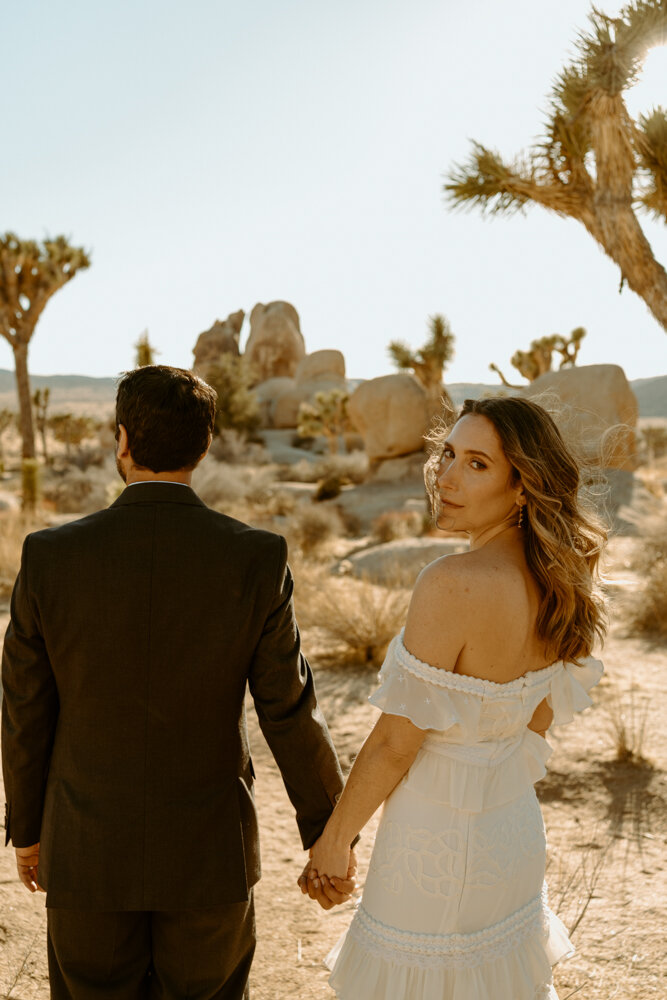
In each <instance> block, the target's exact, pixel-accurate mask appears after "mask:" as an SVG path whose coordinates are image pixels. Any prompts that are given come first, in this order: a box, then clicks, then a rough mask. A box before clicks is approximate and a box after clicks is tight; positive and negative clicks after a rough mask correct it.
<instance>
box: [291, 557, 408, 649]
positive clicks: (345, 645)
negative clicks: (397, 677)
mask: <svg viewBox="0 0 667 1000" xmlns="http://www.w3.org/2000/svg"><path fill="white" fill-rule="evenodd" d="M297 593H298V595H299V602H298V604H297V612H298V614H299V620H300V621H301V622H302V623H303V625H304V626H307V627H308V626H310V627H316V628H318V629H319V630H320V631H321V632H323V633H324V634H325V636H326V637H327V638H328V640H329V641H330V642H331V643H332V644H333V648H332V649H331V652H330V654H328V655H327V657H326V659H328V660H331V661H332V662H337V663H358V664H366V665H368V666H373V667H378V666H380V664H381V663H382V661H383V659H384V657H385V654H386V652H387V646H388V645H389V643H390V641H391V639H392V638H393V637H394V636H395V635H396V634H397V633H398V632H399V631H400V629H401V627H402V626H403V625H404V624H405V616H406V614H407V610H408V605H409V603H410V591H409V590H403V589H399V588H395V587H392V588H387V587H381V586H378V585H376V584H372V583H370V582H369V581H367V580H355V579H353V578H352V577H349V576H346V577H338V578H337V577H332V576H326V577H325V574H324V573H322V574H321V575H320V576H319V577H318V578H315V579H313V578H311V579H310V580H307V579H306V580H304V578H303V576H302V575H300V576H299V577H298V578H297Z"/></svg>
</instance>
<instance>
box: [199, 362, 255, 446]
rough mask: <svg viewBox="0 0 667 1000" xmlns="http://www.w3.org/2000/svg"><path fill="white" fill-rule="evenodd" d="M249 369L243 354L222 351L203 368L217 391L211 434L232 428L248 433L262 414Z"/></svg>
mask: <svg viewBox="0 0 667 1000" xmlns="http://www.w3.org/2000/svg"><path fill="white" fill-rule="evenodd" d="M252 378H253V373H252V371H251V370H250V369H249V367H248V365H247V364H246V363H245V362H244V360H243V358H239V357H236V356H235V355H233V354H223V355H221V357H220V360H219V361H218V363H217V364H215V365H212V366H210V367H209V368H207V369H206V381H207V382H208V383H209V384H210V385H212V386H213V388H214V389H215V390H216V392H217V394H218V403H217V408H216V412H215V430H214V433H215V434H220V432H221V431H222V430H225V429H229V428H232V429H233V430H236V431H238V432H239V433H241V434H245V435H246V436H247V435H248V434H252V433H253V432H254V431H256V430H257V428H258V427H259V425H260V423H261V420H262V417H261V413H260V408H259V400H258V399H257V394H256V393H255V392H253V391H252V389H251V384H252Z"/></svg>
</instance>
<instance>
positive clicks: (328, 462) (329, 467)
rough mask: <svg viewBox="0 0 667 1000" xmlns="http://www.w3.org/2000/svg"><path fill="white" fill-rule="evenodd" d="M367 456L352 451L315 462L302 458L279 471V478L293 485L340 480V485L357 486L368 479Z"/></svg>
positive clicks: (363, 452) (325, 457) (360, 452)
mask: <svg viewBox="0 0 667 1000" xmlns="http://www.w3.org/2000/svg"><path fill="white" fill-rule="evenodd" d="M368 468H369V465H368V455H367V454H366V452H365V451H353V452H350V453H349V454H346V455H323V456H322V457H321V458H320V459H318V460H317V461H316V462H313V461H312V459H307V458H303V459H301V461H300V462H295V464H294V465H289V466H286V467H285V468H284V469H283V470H281V473H280V475H281V478H282V479H289V480H290V481H291V482H294V483H318V482H321V481H322V480H325V479H334V478H335V479H340V480H341V482H342V483H354V484H355V485H358V484H359V483H363V482H365V481H366V479H367V478H368Z"/></svg>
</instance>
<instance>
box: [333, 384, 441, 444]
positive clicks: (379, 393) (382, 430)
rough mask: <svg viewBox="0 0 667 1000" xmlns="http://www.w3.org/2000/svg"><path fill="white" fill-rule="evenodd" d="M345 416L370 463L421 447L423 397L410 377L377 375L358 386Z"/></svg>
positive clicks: (425, 421)
mask: <svg viewBox="0 0 667 1000" xmlns="http://www.w3.org/2000/svg"><path fill="white" fill-rule="evenodd" d="M349 414H350V419H351V421H352V423H353V424H354V426H355V427H356V428H357V430H358V431H359V433H360V434H361V436H362V437H363V439H364V447H365V448H366V452H367V453H368V457H369V459H370V460H371V461H372V462H373V461H375V462H376V461H380V460H381V459H385V458H396V457H398V456H399V455H410V454H411V453H412V452H415V451H421V450H422V449H423V447H424V434H425V433H426V430H427V428H428V409H427V400H426V393H425V391H424V389H423V388H422V387H421V385H420V384H419V382H418V381H417V379H416V378H414V376H412V375H401V374H399V375H381V376H380V377H379V378H372V379H369V380H368V381H367V382H362V383H361V385H359V386H358V387H357V388H356V389H355V390H354V392H353V393H352V395H351V397H350V405H349Z"/></svg>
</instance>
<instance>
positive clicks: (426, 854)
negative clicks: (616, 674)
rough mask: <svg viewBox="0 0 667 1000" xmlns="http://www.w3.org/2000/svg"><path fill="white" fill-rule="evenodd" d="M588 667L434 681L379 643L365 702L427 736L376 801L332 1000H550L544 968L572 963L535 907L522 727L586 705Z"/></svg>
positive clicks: (536, 761)
mask: <svg viewBox="0 0 667 1000" xmlns="http://www.w3.org/2000/svg"><path fill="white" fill-rule="evenodd" d="M601 675H602V664H601V663H600V661H599V660H595V659H593V658H592V657H589V658H587V659H586V660H585V661H584V662H583V663H582V665H581V666H577V665H575V664H571V663H563V662H557V663H553V664H552V665H551V666H549V667H545V668H544V669H542V670H535V671H532V672H529V673H527V674H524V676H523V677H520V678H518V680H515V681H510V682H509V683H507V684H498V683H496V682H494V681H487V680H479V679H477V678H474V677H467V676H464V675H462V674H455V673H452V672H451V671H447V670H440V669H438V668H436V667H432V666H430V665H429V664H427V663H423V662H422V661H421V660H419V659H417V658H416V657H415V656H413V655H412V654H411V653H409V652H408V650H407V649H406V648H405V646H404V644H403V636H402V634H401V635H399V636H397V637H396V638H395V639H394V640H393V641H392V643H391V645H390V647H389V650H388V652H387V657H386V659H385V662H384V664H383V666H382V670H381V672H380V680H381V685H380V687H379V689H378V690H377V692H376V693H375V694H374V695H372V696H371V698H370V701H371V702H372V703H373V704H374V705H376V706H377V707H378V708H381V709H382V710H383V711H384V712H388V713H390V714H392V715H401V716H404V717H406V718H408V719H411V720H412V722H414V724H415V725H417V726H419V728H420V729H425V730H427V733H426V738H425V739H424V742H423V744H422V746H421V748H420V750H419V752H418V754H417V757H416V759H415V761H414V763H413V764H412V766H411V767H410V769H409V771H408V772H407V774H406V775H405V777H404V778H403V779H402V781H401V782H400V783H399V785H398V786H397V787H396V789H395V790H394V791H393V793H392V794H391V795H390V796H389V798H388V799H387V801H386V803H385V805H384V810H383V814H382V818H381V821H380V825H379V827H378V832H377V838H376V841H375V847H374V849H373V855H372V857H371V861H370V865H369V870H368V877H367V879H366V885H365V888H364V892H363V898H362V900H361V903H360V905H359V907H358V909H357V911H356V913H355V916H354V918H353V920H352V923H351V925H350V927H349V929H348V931H347V933H346V934H345V935H344V937H343V938H342V939H341V940H340V941H339V942H338V944H337V945H336V947H335V948H334V949H333V951H332V952H331V953H330V955H329V956H328V957H327V964H328V965H329V967H330V968H333V972H332V975H331V978H330V980H329V982H330V983H331V985H332V986H333V988H334V990H335V991H336V993H337V995H338V996H339V997H341V998H343V1000H558V997H557V994H556V991H555V990H554V987H553V980H552V975H551V967H552V965H554V964H555V963H556V962H557V961H558V960H559V959H561V958H563V957H565V956H568V955H571V954H572V951H573V948H572V945H571V943H570V941H569V938H568V936H567V932H566V930H565V928H564V926H563V924H562V923H561V921H560V920H559V919H558V917H556V916H555V914H553V913H552V912H551V911H550V910H549V909H548V907H547V905H546V893H545V889H544V868H545V854H546V840H545V834H544V823H543V821H542V814H541V811H540V806H539V803H538V801H537V797H536V795H535V790H534V788H533V785H534V783H535V782H536V781H538V780H539V779H540V778H542V777H543V776H544V774H545V761H546V760H547V758H548V757H549V755H550V753H551V749H550V747H549V745H548V744H547V742H546V741H545V740H544V739H543V738H542V737H541V736H538V735H537V733H534V732H532V731H531V730H529V729H528V728H527V725H528V723H529V722H530V720H531V718H532V715H533V712H534V711H535V709H536V707H537V706H538V704H539V703H540V702H541V701H542V699H543V698H545V697H546V698H547V700H548V702H549V704H550V705H551V707H552V709H553V712H554V722H555V723H557V724H562V723H566V722H571V721H572V719H573V717H574V712H575V711H580V710H582V709H584V708H586V707H587V706H588V705H590V704H591V699H590V698H589V696H588V694H587V692H588V691H589V690H590V688H592V687H593V685H594V684H596V683H597V682H598V681H599V679H600V677H601Z"/></svg>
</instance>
